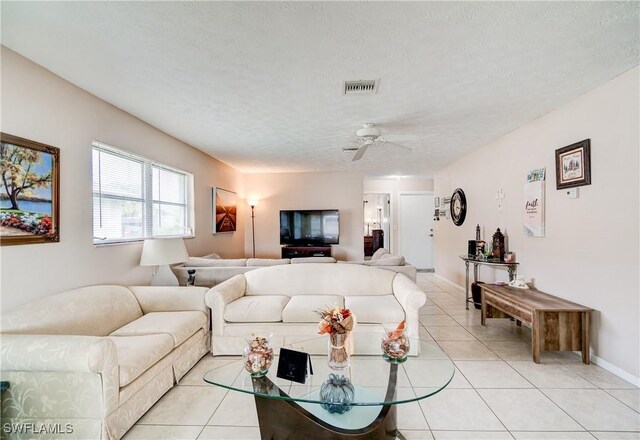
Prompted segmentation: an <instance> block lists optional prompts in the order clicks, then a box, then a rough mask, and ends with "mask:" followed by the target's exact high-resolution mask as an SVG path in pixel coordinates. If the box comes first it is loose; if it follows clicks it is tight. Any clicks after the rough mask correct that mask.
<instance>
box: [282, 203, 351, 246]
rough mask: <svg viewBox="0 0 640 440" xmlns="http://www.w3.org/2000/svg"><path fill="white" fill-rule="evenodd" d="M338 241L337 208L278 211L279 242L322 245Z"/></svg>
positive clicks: (338, 223) (338, 218)
mask: <svg viewBox="0 0 640 440" xmlns="http://www.w3.org/2000/svg"><path fill="white" fill-rule="evenodd" d="M339 241H340V212H339V211H338V210H337V209H325V210H305V211H280V244H285V245H295V246H324V245H329V244H338V243H339Z"/></svg>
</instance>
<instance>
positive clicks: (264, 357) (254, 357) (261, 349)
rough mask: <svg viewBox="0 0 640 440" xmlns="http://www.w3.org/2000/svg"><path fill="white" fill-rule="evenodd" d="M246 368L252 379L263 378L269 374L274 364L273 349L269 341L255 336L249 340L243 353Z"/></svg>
mask: <svg viewBox="0 0 640 440" xmlns="http://www.w3.org/2000/svg"><path fill="white" fill-rule="evenodd" d="M242 357H243V358H244V368H245V369H246V370H247V371H248V372H249V374H251V376H252V377H262V376H264V375H265V374H267V373H268V372H269V367H271V363H272V362H273V349H272V348H271V347H269V339H268V338H264V337H261V336H255V337H252V338H249V339H247V346H246V347H245V348H244V350H243V352H242Z"/></svg>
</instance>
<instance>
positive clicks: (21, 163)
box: [0, 133, 60, 246]
mask: <svg viewBox="0 0 640 440" xmlns="http://www.w3.org/2000/svg"><path fill="white" fill-rule="evenodd" d="M0 174H1V177H2V179H1V183H0V245H2V246H12V245H19V244H34V243H55V242H59V241H60V149H59V148H56V147H52V146H51V145H45V144H41V143H39V142H35V141H30V140H28V139H23V138H20V137H17V136H12V135H10V134H6V133H0Z"/></svg>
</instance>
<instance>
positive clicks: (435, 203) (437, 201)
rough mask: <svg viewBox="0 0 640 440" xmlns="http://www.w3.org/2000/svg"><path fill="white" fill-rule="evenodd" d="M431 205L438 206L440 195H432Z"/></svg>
mask: <svg viewBox="0 0 640 440" xmlns="http://www.w3.org/2000/svg"><path fill="white" fill-rule="evenodd" d="M433 205H434V206H435V207H436V208H439V207H440V197H434V198H433Z"/></svg>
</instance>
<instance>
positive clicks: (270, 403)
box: [255, 396, 403, 440]
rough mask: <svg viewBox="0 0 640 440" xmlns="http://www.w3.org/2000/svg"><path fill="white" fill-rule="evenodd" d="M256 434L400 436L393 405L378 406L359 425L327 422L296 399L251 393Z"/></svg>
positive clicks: (348, 439) (340, 439)
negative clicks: (365, 423)
mask: <svg viewBox="0 0 640 440" xmlns="http://www.w3.org/2000/svg"><path fill="white" fill-rule="evenodd" d="M255 401H256V409H257V410H258V423H259V425H260V437H261V438H262V439H263V440H285V439H297V438H313V439H314V440H316V439H317V440H391V439H395V438H396V437H398V438H403V437H402V436H401V435H400V433H399V432H398V430H397V416H396V407H395V405H384V406H382V407H381V410H380V414H379V415H378V417H377V418H376V419H375V420H374V421H373V422H372V423H371V424H370V425H369V426H366V427H364V428H361V429H342V428H337V427H335V426H331V425H329V424H327V423H326V422H324V421H323V420H320V419H319V418H318V417H316V416H314V415H313V414H311V413H310V412H308V411H307V410H305V409H304V408H302V407H300V406H299V405H298V404H297V403H295V402H292V401H289V400H278V399H270V398H268V397H259V396H255Z"/></svg>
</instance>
